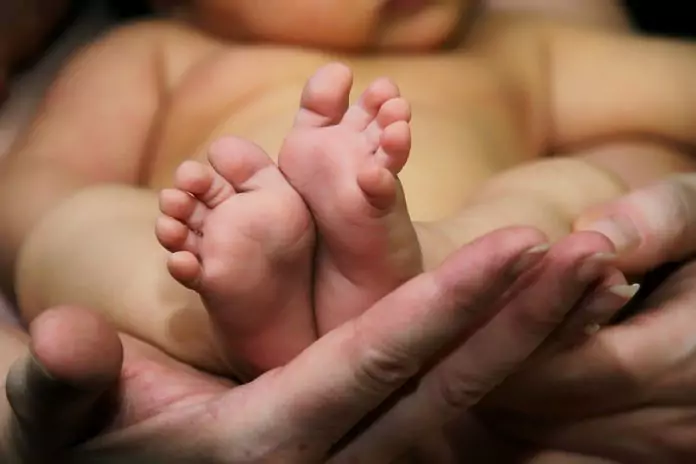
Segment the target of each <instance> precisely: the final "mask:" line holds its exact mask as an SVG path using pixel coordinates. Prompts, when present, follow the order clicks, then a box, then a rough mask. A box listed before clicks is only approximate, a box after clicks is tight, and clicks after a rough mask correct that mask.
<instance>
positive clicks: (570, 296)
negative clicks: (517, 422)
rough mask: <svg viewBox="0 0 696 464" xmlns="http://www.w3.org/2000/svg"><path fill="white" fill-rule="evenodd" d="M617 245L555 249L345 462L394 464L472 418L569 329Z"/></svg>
mask: <svg viewBox="0 0 696 464" xmlns="http://www.w3.org/2000/svg"><path fill="white" fill-rule="evenodd" d="M612 250H613V247H612V246H611V243H610V242H609V241H608V240H607V239H606V238H605V237H603V236H601V235H599V234H594V233H585V234H576V235H572V236H570V237H568V238H566V239H564V240H562V241H561V242H559V243H558V244H556V245H555V246H554V247H552V248H551V250H550V251H549V253H548V255H547V256H546V258H545V259H544V260H543V262H542V263H541V264H540V266H539V269H538V270H537V272H535V273H533V274H532V275H530V276H528V278H527V279H524V280H522V281H520V282H519V283H518V285H520V286H522V287H523V288H520V289H518V291H517V292H515V294H514V295H512V299H511V300H510V301H509V302H508V303H507V304H506V305H505V307H504V308H503V309H502V311H500V312H499V313H498V314H497V315H495V317H494V318H493V319H491V320H490V321H489V322H488V323H487V324H485V325H484V326H482V327H481V328H480V329H479V330H478V331H476V332H475V333H474V334H473V335H472V336H471V337H470V338H469V339H467V340H465V341H463V343H462V344H461V345H460V346H459V347H458V348H457V349H455V350H454V351H453V352H451V353H450V354H448V355H447V356H446V357H444V358H443V359H442V360H441V361H440V362H439V363H438V364H437V365H436V366H435V367H434V368H433V369H431V370H430V371H429V372H428V373H427V374H425V375H424V377H423V378H422V379H420V380H419V382H418V384H417V388H416V389H415V390H414V391H413V392H412V393H411V394H409V395H407V396H403V397H402V398H401V399H400V401H399V402H398V403H396V404H394V405H392V406H391V407H390V408H389V410H387V411H386V413H385V414H384V415H382V416H381V417H380V418H379V419H377V420H375V421H374V422H373V423H372V424H371V425H370V427H369V428H368V429H367V430H366V432H365V433H364V434H363V435H362V436H361V437H359V438H358V439H356V440H354V441H353V442H352V443H351V444H350V445H349V446H348V448H346V449H345V450H343V455H342V456H341V459H340V460H339V461H340V462H361V460H362V459H365V458H366V457H370V458H374V457H378V458H379V459H377V460H376V462H386V461H387V460H388V459H389V458H390V456H392V455H393V453H394V452H395V451H397V450H399V449H403V447H404V446H405V445H407V444H409V443H412V442H413V441H414V440H417V439H418V438H419V437H420V436H423V435H424V434H426V433H427V431H429V430H435V429H438V428H441V427H443V426H444V425H445V424H446V423H448V422H450V421H451V420H453V419H455V418H457V417H458V416H460V415H462V414H463V413H465V412H466V411H467V410H468V409H469V408H471V407H472V406H473V405H475V404H476V403H477V402H478V401H479V400H480V399H481V398H482V397H483V396H484V395H485V394H487V393H488V392H490V391H491V390H493V389H494V388H495V387H496V386H498V385H499V384H500V383H501V382H502V381H503V380H504V379H505V378H506V377H507V376H509V375H510V374H511V373H513V372H514V371H515V370H518V369H520V368H521V367H522V366H523V364H524V362H525V361H526V360H527V359H528V358H529V357H530V356H531V355H532V353H534V352H535V350H536V349H537V348H539V347H540V346H541V345H542V343H543V342H544V341H545V340H546V339H547V337H548V336H549V335H550V334H551V333H552V332H553V331H554V330H555V329H556V328H558V327H559V325H561V323H562V322H563V321H564V319H565V318H566V316H567V315H568V313H569V312H570V310H571V309H572V308H573V307H574V306H575V305H576V304H577V303H578V302H579V301H580V300H581V299H582V297H583V295H584V294H585V292H586V290H587V289H588V288H589V287H590V286H591V285H592V284H593V283H594V282H596V281H597V279H599V278H601V277H602V276H603V275H604V274H605V272H606V271H607V268H608V267H609V266H610V256H611V251H612Z"/></svg>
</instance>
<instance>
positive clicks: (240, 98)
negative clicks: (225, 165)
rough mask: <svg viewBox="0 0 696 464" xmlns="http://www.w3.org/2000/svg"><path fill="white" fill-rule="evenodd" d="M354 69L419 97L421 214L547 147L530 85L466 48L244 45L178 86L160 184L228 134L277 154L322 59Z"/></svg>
mask: <svg viewBox="0 0 696 464" xmlns="http://www.w3.org/2000/svg"><path fill="white" fill-rule="evenodd" d="M334 60H340V61H343V62H345V63H346V64H348V65H349V66H350V67H351V68H352V69H353V71H354V74H355V81H354V91H353V94H352V98H356V97H357V95H358V93H359V92H360V91H362V89H364V88H365V87H366V86H367V85H368V84H369V83H370V82H371V81H372V80H374V79H376V78H378V77H383V76H386V77H389V78H391V79H393V80H394V81H395V82H396V83H397V84H398V85H399V87H400V89H401V92H402V95H403V96H404V97H406V98H407V99H408V100H409V102H410V103H411V105H412V110H413V120H412V131H413V148H412V151H411V156H410V159H409V162H408V164H407V166H406V168H405V169H404V170H403V171H402V173H401V174H400V178H401V181H402V183H403V186H404V189H405V192H406V196H407V200H408V203H409V209H410V210H411V213H412V216H413V217H414V218H415V219H435V218H438V217H441V216H443V215H446V214H449V213H451V212H453V211H455V210H456V209H458V208H460V207H461V206H462V205H463V203H464V202H465V201H466V198H467V197H468V196H469V194H470V193H471V192H472V191H473V190H475V189H476V188H477V186H479V185H480V184H481V182H482V181H484V180H485V179H487V178H488V177H490V176H491V175H492V174H494V173H496V172H499V171H501V170H503V169H506V168H509V167H510V166H512V165H515V164H518V163H519V162H521V161H522V160H525V159H529V158H530V157H531V156H534V155H535V154H537V152H538V151H539V150H538V147H535V145H537V143H538V141H536V140H534V139H535V138H538V137H536V136H533V135H532V134H531V133H532V132H538V131H537V130H532V129H531V127H535V126H536V122H535V121H534V119H538V118H535V117H534V116H532V115H531V114H527V113H529V108H530V102H529V101H527V100H529V99H528V98H527V97H526V95H524V90H523V89H519V88H517V89H516V88H515V86H514V85H513V84H511V83H510V82H506V81H505V79H504V78H503V76H502V75H501V73H498V72H496V71H495V70H494V69H493V67H492V66H489V65H487V64H486V62H485V61H484V60H482V59H477V58H475V57H473V56H469V55H467V54H466V52H462V51H457V52H448V53H440V54H431V55H423V56H404V57H385V56H375V57H350V58H348V57H344V56H330V55H327V54H323V53H318V52H312V51H302V50H299V49H293V48H268V47H266V48H264V47H242V46H239V47H234V48H230V49H229V50H228V51H225V52H223V53H218V54H215V55H214V56H211V57H210V58H209V59H207V60H205V61H204V62H203V63H202V64H200V65H197V66H196V67H195V68H194V69H193V70H192V71H190V72H188V74H187V75H186V76H185V77H184V79H183V80H182V82H181V83H180V84H179V85H178V86H177V88H176V89H175V91H174V92H173V93H172V97H171V99H170V101H169V103H168V106H167V109H166V113H165V114H164V115H163V117H162V120H161V126H160V128H159V129H158V130H159V136H158V137H157V138H158V140H157V150H156V156H155V158H154V159H153V164H152V165H151V170H150V174H151V176H150V183H151V185H152V186H153V187H158V188H159V187H163V186H166V185H168V184H169V183H170V182H171V178H172V174H173V172H174V170H175V169H176V166H177V165H178V164H179V163H180V162H181V161H182V160H183V159H186V158H198V159H203V158H204V157H205V150H206V147H207V145H208V144H209V143H210V142H211V141H212V140H214V139H215V138H217V137H219V136H222V135H236V136H239V137H244V138H247V139H250V140H252V141H254V142H255V143H257V144H259V145H260V146H261V147H262V148H264V149H265V150H266V151H267V152H268V154H269V155H270V156H271V157H273V158H274V159H275V157H276V155H277V153H278V151H279V149H280V147H281V145H282V142H283V139H284V137H285V135H286V134H287V132H288V131H289V129H290V127H291V125H292V121H293V117H294V115H295V112H296V111H297V108H298V104H299V99H300V94H301V91H302V87H303V85H304V83H305V81H306V80H307V78H308V77H309V76H311V74H312V73H313V72H314V71H316V69H317V68H319V67H320V66H321V65H323V64H325V63H327V62H330V61H334Z"/></svg>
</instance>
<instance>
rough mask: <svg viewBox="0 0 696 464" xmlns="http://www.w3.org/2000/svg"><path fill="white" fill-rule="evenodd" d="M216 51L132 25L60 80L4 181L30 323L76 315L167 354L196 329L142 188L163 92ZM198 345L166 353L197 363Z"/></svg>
mask: <svg viewBox="0 0 696 464" xmlns="http://www.w3.org/2000/svg"><path fill="white" fill-rule="evenodd" d="M209 44H210V43H209V42H208V41H207V40H203V39H201V38H200V37H199V36H197V35H196V34H194V33H188V32H186V31H185V30H180V29H178V28H177V27H176V26H168V25H164V24H142V25H136V26H129V27H126V28H123V29H121V30H119V31H116V32H114V33H112V34H110V35H109V36H108V37H106V38H105V39H103V40H101V41H100V42H98V43H97V44H95V45H93V46H90V47H89V48H88V49H87V50H85V51H84V52H83V53H81V54H80V55H79V56H77V57H76V58H75V60H74V61H73V62H72V63H71V64H70V65H69V66H68V67H67V69H66V71H65V72H64V73H63V74H62V76H61V77H60V78H59V79H58V81H57V82H56V84H55V86H54V88H53V89H52V90H51V92H50V94H49V95H48V98H47V99H46V101H45V103H44V106H43V109H42V111H41V114H40V115H39V117H38V118H37V120H36V122H35V123H34V124H33V126H32V128H31V130H30V132H29V134H28V135H27V137H25V139H24V140H23V141H22V142H21V143H20V145H19V146H18V147H17V149H16V150H15V151H14V153H12V155H11V156H10V158H8V159H7V160H5V162H4V169H3V170H2V178H1V179H0V189H1V191H0V217H2V220H1V221H0V243H2V247H3V248H2V258H3V259H2V269H3V272H4V275H5V278H6V279H7V280H6V282H9V281H11V279H9V277H10V276H11V273H12V271H13V266H14V268H15V272H16V274H15V275H16V285H15V288H16V290H17V296H18V300H19V304H20V307H21V310H22V315H23V317H24V318H25V319H27V320H31V319H33V318H34V317H36V315H37V314H38V313H39V312H40V311H42V310H43V309H44V308H47V307H51V306H54V305H56V304H65V303H73V304H78V305H82V306H86V307H89V308H91V309H94V310H98V311H101V312H102V313H104V314H106V315H107V317H109V318H110V319H112V320H114V321H115V322H116V323H117V326H118V327H119V328H120V329H122V330H126V331H129V332H130V333H132V334H133V335H136V336H139V337H141V338H143V339H146V340H148V341H152V342H153V343H155V344H158V345H159V346H163V347H165V348H167V349H168V348H169V346H168V345H167V343H168V341H169V340H170V339H171V338H175V337H177V336H178V335H179V333H180V332H181V331H177V329H176V327H177V325H176V324H177V322H179V321H181V322H180V325H179V327H184V326H185V327H187V330H188V329H191V326H193V327H195V326H196V324H197V323H198V322H199V320H200V319H201V318H199V319H196V317H187V316H186V314H188V313H186V312H185V311H184V310H185V309H188V307H187V306H186V305H187V304H188V303H189V301H195V299H194V298H191V299H190V300H187V298H186V297H187V295H188V293H184V295H183V297H182V292H185V291H184V289H183V288H182V287H180V286H179V285H178V284H177V283H175V282H174V281H173V279H171V278H170V277H169V275H168V273H167V271H166V267H165V264H164V263H165V261H166V252H165V251H164V250H162V248H161V246H160V245H159V244H158V243H157V241H156V239H155V236H154V232H153V227H154V223H155V219H156V217H157V214H158V208H157V198H156V193H155V192H153V191H150V190H149V189H147V188H146V187H145V186H144V185H143V184H144V182H145V180H146V179H145V177H146V173H145V170H146V169H147V167H148V166H147V164H148V161H149V157H148V153H150V152H151V150H152V146H151V144H153V143H154V142H155V139H153V135H154V134H155V131H156V128H157V124H156V123H157V121H158V116H159V112H160V111H162V109H163V108H164V107H165V105H163V103H164V102H165V101H166V98H167V93H168V90H169V89H170V88H172V87H174V86H176V84H177V81H178V79H179V77H180V76H182V75H183V74H184V73H185V72H186V70H187V69H188V68H189V67H190V66H192V65H193V64H194V63H195V62H196V61H197V60H198V59H200V57H202V56H207V55H206V54H207V53H210V52H211V47H210V46H209ZM175 47H177V48H176V49H175V50H173V49H174V48H175ZM172 51H175V52H176V53H175V55H176V60H173V59H172V60H169V59H168V56H167V53H168V52H172ZM177 305H178V306H177ZM201 309H202V308H201ZM196 314H200V315H202V316H205V313H204V312H203V311H201V312H200V313H196ZM174 315H180V316H181V317H174ZM201 325H202V326H204V327H205V328H206V330H207V324H206V323H205V322H201ZM191 332H195V329H192V330H191ZM191 332H186V333H191ZM192 338H195V339H196V340H193V341H192V342H191V343H192V344H193V345H194V346H191V343H188V341H187V343H188V345H187V343H183V342H182V343H179V344H175V345H176V346H177V347H179V348H180V350H177V349H172V350H170V351H172V353H171V354H173V355H174V356H178V355H181V354H182V353H181V352H182V351H185V350H186V349H187V348H190V355H191V356H194V357H195V356H196V354H197V352H196V350H198V351H200V347H199V345H200V344H202V343H204V341H209V340H212V337H205V336H203V335H201V336H200V337H199V336H198V334H195V335H194V336H192ZM198 338H200V339H201V340H203V341H201V342H199V341H198V340H197V339H198ZM181 345H185V346H184V347H182V346H181ZM206 355H207V353H206ZM208 358H209V357H208Z"/></svg>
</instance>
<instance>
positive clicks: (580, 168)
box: [474, 158, 629, 221]
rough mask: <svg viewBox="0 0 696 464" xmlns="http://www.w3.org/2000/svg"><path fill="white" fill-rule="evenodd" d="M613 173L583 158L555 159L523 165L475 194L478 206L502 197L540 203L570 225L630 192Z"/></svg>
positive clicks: (503, 174) (499, 177)
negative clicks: (600, 205) (580, 217)
mask: <svg viewBox="0 0 696 464" xmlns="http://www.w3.org/2000/svg"><path fill="white" fill-rule="evenodd" d="M628 190H629V189H628V186H627V185H626V184H625V183H624V182H623V181H622V180H621V179H620V178H619V177H618V176H617V175H616V174H614V173H613V172H612V171H610V170H608V169H605V168H603V167H601V166H599V165H596V164H595V163H592V162H591V161H588V160H586V159H581V158H552V159H545V160H541V161H536V162H533V163H529V164H524V165H521V166H519V167H517V168H514V169H511V170H509V171H506V172H504V173H502V174H500V175H498V176H495V177H494V178H493V179H491V180H490V181H489V182H487V183H486V184H485V185H484V186H483V187H482V189H481V190H480V191H479V192H477V193H476V195H475V199H474V201H475V202H476V203H481V202H487V201H492V200H495V199H498V198H500V197H501V196H513V197H517V198H519V199H520V200H522V199H527V200H526V201H528V200H529V199H535V198H536V199H538V200H539V201H540V202H542V203H547V204H551V205H554V206H555V208H556V209H557V210H558V211H559V213H560V214H563V215H564V216H567V217H568V218H569V219H570V220H571V221H572V220H574V218H576V217H578V216H579V215H580V214H582V213H583V212H584V211H585V210H586V209H587V208H589V207H592V206H594V205H597V204H600V203H603V202H607V201H610V200H613V199H615V198H618V197H620V196H621V195H624V194H625V193H627V192H628Z"/></svg>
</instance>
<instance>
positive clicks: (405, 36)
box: [160, 0, 478, 50]
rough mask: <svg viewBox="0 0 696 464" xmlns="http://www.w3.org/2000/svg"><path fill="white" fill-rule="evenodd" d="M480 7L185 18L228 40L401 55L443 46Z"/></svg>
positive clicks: (399, 3)
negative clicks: (392, 52)
mask: <svg viewBox="0 0 696 464" xmlns="http://www.w3.org/2000/svg"><path fill="white" fill-rule="evenodd" d="M160 1H161V0H160ZM167 1H172V0H165V2H167ZM174 1H176V0H174ZM476 3H478V2H477V1H476V0H188V1H186V0H185V1H184V4H185V5H186V6H185V10H186V12H187V15H188V16H190V17H191V19H192V20H194V22H196V23H197V24H199V25H200V26H202V27H203V28H205V29H207V30H208V31H210V32H213V33H215V34H219V35H222V36H226V37H229V38H244V39H251V40H261V41H271V42H276V43H287V44H299V45H307V46H314V47H333V48H345V49H397V50H423V49H431V48H435V47H438V46H441V45H442V44H443V43H445V42H446V41H447V40H448V39H449V38H451V37H452V36H453V35H455V34H456V33H457V32H458V31H459V30H460V28H461V27H462V25H463V24H464V20H465V19H466V18H468V17H469V15H470V14H471V12H472V10H473V5H474V4H476Z"/></svg>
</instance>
